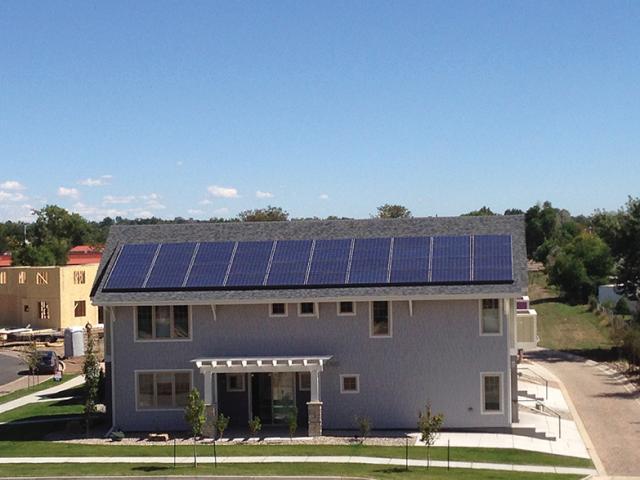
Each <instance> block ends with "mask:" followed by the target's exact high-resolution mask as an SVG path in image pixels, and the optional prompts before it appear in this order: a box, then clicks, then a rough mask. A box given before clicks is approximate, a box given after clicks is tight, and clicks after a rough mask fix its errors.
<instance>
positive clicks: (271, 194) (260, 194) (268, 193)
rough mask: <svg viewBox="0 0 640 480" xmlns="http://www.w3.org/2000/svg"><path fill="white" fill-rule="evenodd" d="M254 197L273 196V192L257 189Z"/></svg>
mask: <svg viewBox="0 0 640 480" xmlns="http://www.w3.org/2000/svg"><path fill="white" fill-rule="evenodd" d="M256 198H273V193H271V192H263V191H261V190H258V191H257V192H256Z"/></svg>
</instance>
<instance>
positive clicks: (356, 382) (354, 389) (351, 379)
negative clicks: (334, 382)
mask: <svg viewBox="0 0 640 480" xmlns="http://www.w3.org/2000/svg"><path fill="white" fill-rule="evenodd" d="M359 392H360V375H352V374H348V375H340V393H359Z"/></svg>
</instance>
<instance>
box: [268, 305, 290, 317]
mask: <svg viewBox="0 0 640 480" xmlns="http://www.w3.org/2000/svg"><path fill="white" fill-rule="evenodd" d="M269 315H270V316H271V317H286V316H287V304H286V303H272V304H271V306H270V308H269Z"/></svg>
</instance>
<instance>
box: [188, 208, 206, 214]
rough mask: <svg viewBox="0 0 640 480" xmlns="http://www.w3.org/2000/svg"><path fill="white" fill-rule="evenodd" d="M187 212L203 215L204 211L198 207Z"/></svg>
mask: <svg viewBox="0 0 640 480" xmlns="http://www.w3.org/2000/svg"><path fill="white" fill-rule="evenodd" d="M187 213H188V214H189V215H202V214H203V213H204V211H202V210H199V209H197V208H190V209H188V210H187Z"/></svg>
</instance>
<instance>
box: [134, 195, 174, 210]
mask: <svg viewBox="0 0 640 480" xmlns="http://www.w3.org/2000/svg"><path fill="white" fill-rule="evenodd" d="M161 198H162V197H161V196H160V195H158V194H157V193H150V194H149V195H140V200H141V201H142V202H143V203H144V205H145V206H146V207H147V208H150V209H153V210H162V209H163V208H167V207H165V206H164V205H163V204H162V203H160V199H161Z"/></svg>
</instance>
